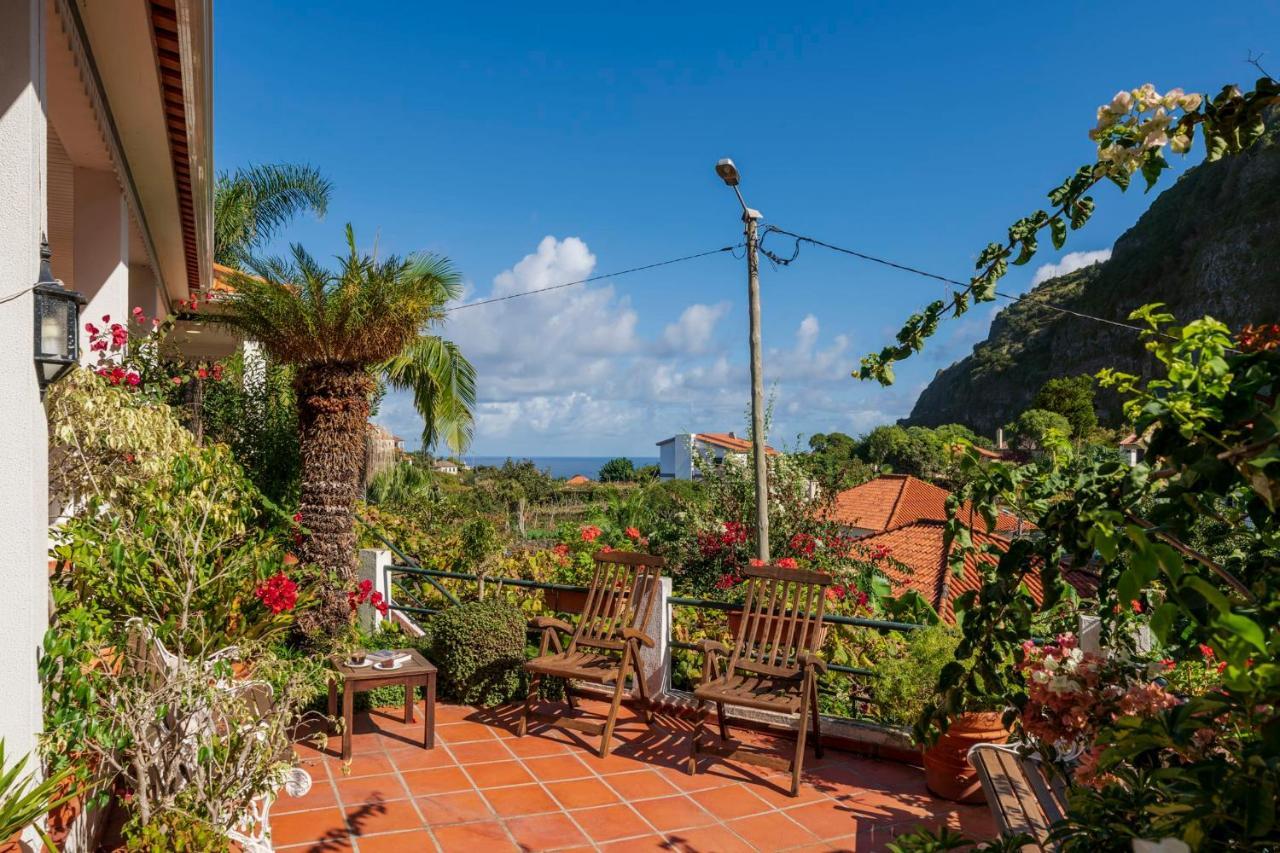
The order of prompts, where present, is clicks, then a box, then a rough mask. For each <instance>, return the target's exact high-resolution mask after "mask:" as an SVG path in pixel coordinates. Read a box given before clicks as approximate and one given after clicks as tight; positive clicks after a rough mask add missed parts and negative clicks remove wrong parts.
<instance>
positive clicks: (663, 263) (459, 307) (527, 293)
mask: <svg viewBox="0 0 1280 853" xmlns="http://www.w3.org/2000/svg"><path fill="white" fill-rule="evenodd" d="M742 245H743V244H742V243H735V244H733V245H732V246H721V247H720V248H719V249H709V250H707V251H705V252H697V253H695V254H692V255H685V256H683V257H680V258H671V259H670V260H666V261H657V262H656V263H652V264H645V265H644V266H639V267H631V268H630V269H625V270H619V271H618V272H610V273H601V274H600V275H593V276H591V277H590V278H580V279H578V280H577V281H566V282H564V283H562V284H553V285H551V286H550V287H543V288H540V289H538V290H522V291H520V292H519V293H508V294H507V295H505V296H494V297H492V298H490V299H479V300H477V301H475V302H467V303H465V304H462V305H455V306H453V307H452V308H446V309H445V310H444V312H443V313H445V314H452V313H453V312H454V311H461V310H462V309H463V308H475V307H477V306H480V305H491V304H493V303H494V302H505V301H506V300H508V299H518V298H520V297H521V296H536V295H537V294H539V293H547V292H549V291H552V290H561V289H563V288H566V287H575V286H577V285H579V284H587V283H588V282H592V281H600V280H601V279H605V278H618V277H619V276H624V275H630V274H631V273H634V272H643V271H645V270H652V269H657V268H658V267H667V266H671V265H672V264H679V263H683V262H684V261H692V260H695V259H697V258H705V257H707V256H708V255H718V254H720V253H722V252H732V251H733V250H734V249H737V248H740V247H741V246H742Z"/></svg>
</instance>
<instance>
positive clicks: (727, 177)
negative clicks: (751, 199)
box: [716, 157, 740, 187]
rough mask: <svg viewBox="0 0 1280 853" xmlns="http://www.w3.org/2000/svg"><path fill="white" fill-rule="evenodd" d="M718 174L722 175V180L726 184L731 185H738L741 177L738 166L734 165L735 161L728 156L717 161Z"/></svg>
mask: <svg viewBox="0 0 1280 853" xmlns="http://www.w3.org/2000/svg"><path fill="white" fill-rule="evenodd" d="M716 174H717V175H719V176H720V180H722V181H724V182H725V185H727V186H730V187H736V186H737V185H738V180H739V177H740V176H739V175H738V167H737V166H735V165H733V161H732V160H730V159H729V158H728V157H726V158H724V159H723V160H721V161H720V162H718V163H716Z"/></svg>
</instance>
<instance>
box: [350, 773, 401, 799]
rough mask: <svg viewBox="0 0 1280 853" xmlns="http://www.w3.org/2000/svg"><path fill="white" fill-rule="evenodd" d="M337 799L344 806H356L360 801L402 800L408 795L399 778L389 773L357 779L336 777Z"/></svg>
mask: <svg viewBox="0 0 1280 853" xmlns="http://www.w3.org/2000/svg"><path fill="white" fill-rule="evenodd" d="M334 784H336V785H337V786H338V799H339V801H340V802H341V803H342V804H343V805H344V806H358V805H360V804H362V803H372V802H384V801H387V800H403V799H406V798H407V797H408V796H409V792H408V791H406V790H405V789H404V785H403V784H401V782H400V778H399V777H398V776H394V775H391V774H387V775H385V776H361V777H359V778H357V779H338V780H336V782H335V783H334Z"/></svg>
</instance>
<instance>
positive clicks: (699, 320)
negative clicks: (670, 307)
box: [662, 302, 729, 354]
mask: <svg viewBox="0 0 1280 853" xmlns="http://www.w3.org/2000/svg"><path fill="white" fill-rule="evenodd" d="M728 311H729V303H728V302H719V303H717V304H715V305H702V304H700V303H698V304H694V305H690V306H689V307H688V308H686V309H684V311H683V312H682V313H681V314H680V319H679V320H677V321H676V322H674V323H670V324H668V326H667V328H666V329H665V330H664V331H663V333H662V341H663V343H664V344H665V345H666V349H667V350H668V351H670V352H673V353H688V354H698V353H704V352H706V351H707V350H708V349H710V347H711V340H712V337H713V336H714V334H715V330H716V323H718V322H719V321H720V318H721V317H723V316H724V315H725V314H726V313H727V312H728Z"/></svg>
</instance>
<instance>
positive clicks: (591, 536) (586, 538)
mask: <svg viewBox="0 0 1280 853" xmlns="http://www.w3.org/2000/svg"><path fill="white" fill-rule="evenodd" d="M599 536H600V528H599V527H596V526H595V525H594V524H588V525H587V526H586V527H584V528H582V541H583V542H594V541H595V540H596V539H597V538H598V537H599Z"/></svg>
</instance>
